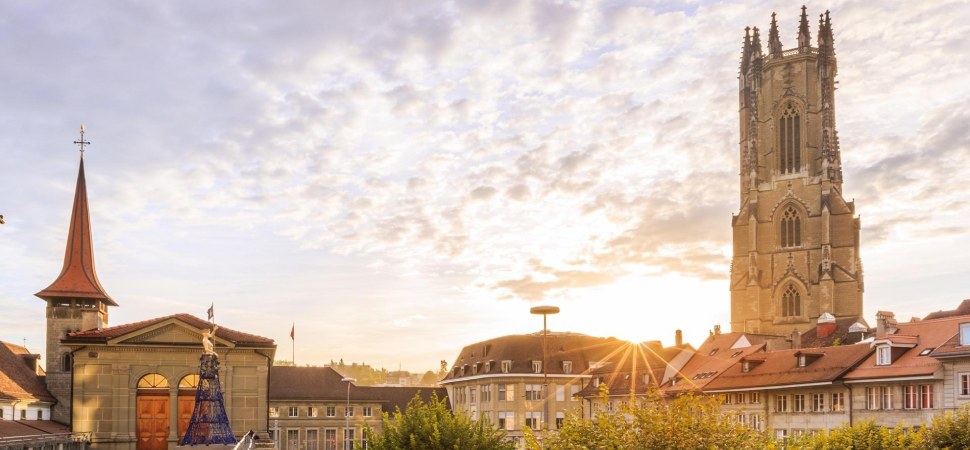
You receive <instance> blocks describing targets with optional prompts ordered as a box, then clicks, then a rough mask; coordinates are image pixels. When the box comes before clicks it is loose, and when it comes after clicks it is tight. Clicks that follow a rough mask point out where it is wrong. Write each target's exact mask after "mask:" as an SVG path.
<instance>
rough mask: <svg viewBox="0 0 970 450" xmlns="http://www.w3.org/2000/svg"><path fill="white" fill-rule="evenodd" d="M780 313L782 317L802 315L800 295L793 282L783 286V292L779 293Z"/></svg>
mask: <svg viewBox="0 0 970 450" xmlns="http://www.w3.org/2000/svg"><path fill="white" fill-rule="evenodd" d="M781 315H782V317H793V316H800V315H802V296H801V294H799V293H798V289H795V285H793V284H789V285H788V287H787V288H785V293H784V294H782V295H781Z"/></svg>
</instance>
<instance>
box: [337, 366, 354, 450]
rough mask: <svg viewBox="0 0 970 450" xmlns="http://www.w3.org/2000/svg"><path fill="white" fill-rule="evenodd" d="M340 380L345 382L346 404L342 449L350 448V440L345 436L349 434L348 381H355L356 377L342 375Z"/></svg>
mask: <svg viewBox="0 0 970 450" xmlns="http://www.w3.org/2000/svg"><path fill="white" fill-rule="evenodd" d="M340 381H345V382H347V405H346V406H344V449H345V450H350V449H351V446H350V440H349V439H347V437H348V436H350V383H353V382H355V381H357V379H356V378H351V377H344V378H343V379H342V380H340Z"/></svg>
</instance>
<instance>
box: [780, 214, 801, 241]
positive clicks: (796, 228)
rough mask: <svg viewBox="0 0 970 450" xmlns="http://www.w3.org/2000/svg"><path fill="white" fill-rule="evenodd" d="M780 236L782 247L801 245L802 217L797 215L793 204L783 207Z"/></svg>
mask: <svg viewBox="0 0 970 450" xmlns="http://www.w3.org/2000/svg"><path fill="white" fill-rule="evenodd" d="M779 236H780V237H781V239H780V241H781V246H782V248H788V247H798V246H801V245H802V219H801V217H799V215H798V210H797V209H795V207H794V206H789V207H788V208H787V209H785V213H784V214H783V215H782V216H781V230H780V233H779Z"/></svg>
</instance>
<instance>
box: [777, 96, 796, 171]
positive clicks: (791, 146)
mask: <svg viewBox="0 0 970 450" xmlns="http://www.w3.org/2000/svg"><path fill="white" fill-rule="evenodd" d="M801 131H802V130H801V120H799V115H798V110H797V109H795V105H793V104H791V103H789V104H788V106H786V107H785V111H784V112H782V114H781V118H780V119H778V154H779V158H778V162H779V167H778V169H779V170H780V171H781V173H782V174H789V173H795V172H798V171H799V170H800V168H801V165H802V156H801V152H800V151H799V147H800V143H801V138H802V136H801Z"/></svg>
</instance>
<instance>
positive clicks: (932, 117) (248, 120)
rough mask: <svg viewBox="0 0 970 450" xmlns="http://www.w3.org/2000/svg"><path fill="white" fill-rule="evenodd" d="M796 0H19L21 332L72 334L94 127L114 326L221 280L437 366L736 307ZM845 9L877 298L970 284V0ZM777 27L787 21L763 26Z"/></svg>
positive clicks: (888, 306) (12, 297) (919, 309)
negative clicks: (746, 179)
mask: <svg viewBox="0 0 970 450" xmlns="http://www.w3.org/2000/svg"><path fill="white" fill-rule="evenodd" d="M799 7H800V4H798V3H791V2H781V1H767V2H760V3H754V2H748V1H733V2H732V1H726V2H716V3H707V2H695V1H684V2H678V1H673V2H666V1H639V2H638V1H634V0H604V1H589V2H570V1H549V2H546V1H533V2H529V1H501V2H483V1H479V0H474V1H450V2H421V1H412V0H409V1H368V2H348V1H333V2H327V1H306V2H285V3H280V2H245V1H239V2H227V1H208V2H190V1H181V2H107V1H105V2H97V1H94V2H49V1H30V2H28V1H20V2H3V4H2V5H0V54H3V55H4V63H3V64H2V65H0V80H2V83H0V114H2V120H0V214H3V215H4V216H5V218H6V222H7V223H6V224H5V225H0V305H2V308H3V311H4V313H3V314H2V315H0V340H5V341H11V342H15V343H22V342H23V340H24V339H26V342H27V345H28V347H29V348H30V349H31V350H33V351H37V352H42V351H43V350H44V349H43V339H44V334H43V328H42V325H43V323H44V303H43V302H42V301H41V300H39V299H37V298H36V297H34V296H33V294H34V293H35V292H37V291H39V290H41V289H43V288H44V287H46V286H47V285H48V284H49V283H50V282H51V281H53V279H54V278H55V277H56V275H57V274H58V273H59V271H60V268H61V264H62V258H63V252H64V245H65V236H66V234H67V226H68V219H69V215H70V207H71V200H72V197H73V189H74V183H75V177H76V174H77V164H78V151H77V148H76V146H74V145H72V144H71V142H72V141H73V140H75V139H77V137H78V136H77V130H78V126H79V125H80V124H82V123H83V124H85V125H86V126H87V130H88V132H87V135H86V137H87V138H88V139H89V140H90V141H91V142H92V145H91V146H90V147H89V148H88V151H87V152H86V153H85V160H86V164H85V166H86V170H87V179H88V193H89V199H90V201H91V208H92V210H91V214H92V221H93V230H94V239H95V248H96V253H95V257H96V261H97V267H98V274H99V276H100V278H101V281H102V284H103V285H104V286H105V288H106V289H107V291H108V293H109V294H111V295H112V296H113V298H114V299H115V300H116V301H117V302H118V304H119V305H120V307H118V308H113V309H112V311H111V318H110V321H111V324H115V325H116V324H122V323H128V322H133V321H138V320H144V319H147V318H152V317H157V316H162V315H168V314H173V313H177V312H187V313H191V314H195V315H197V316H202V317H204V316H205V310H206V308H207V307H208V306H209V304H210V302H214V303H215V307H216V314H217V317H216V318H217V321H218V322H220V323H221V324H222V325H223V326H226V327H230V328H235V329H239V330H243V331H247V332H250V333H254V334H259V335H263V336H266V337H270V338H273V339H275V340H276V341H277V343H278V344H279V351H278V354H277V356H278V359H290V352H291V345H290V339H289V331H290V326H291V324H292V323H294V322H295V323H296V336H297V340H296V358H297V362H298V363H301V364H304V363H317V364H319V363H325V362H328V361H329V360H331V359H339V358H344V359H345V360H347V361H358V362H360V361H364V362H368V363H370V364H372V365H375V366H379V367H380V366H383V367H387V368H392V369H396V368H397V367H403V368H404V369H409V370H412V371H424V370H427V369H433V368H436V367H437V364H438V361H439V360H441V359H445V360H448V361H449V362H451V361H452V360H453V359H454V358H455V357H456V355H457V353H458V350H459V349H460V348H461V347H462V346H463V345H465V344H469V343H473V342H476V341H478V340H482V339H487V338H490V337H495V336H500V335H504V334H512V333H526V332H534V331H536V330H538V329H540V328H541V319H539V318H538V317H535V316H530V315H529V313H528V311H529V307H531V306H535V305H539V304H553V305H558V306H560V307H561V308H562V313H561V314H560V315H558V316H554V317H552V318H550V327H551V328H552V329H553V330H559V331H565V330H570V331H576V332H583V333H588V334H593V335H603V336H609V335H613V336H617V337H621V338H626V339H631V340H647V339H660V340H663V341H664V342H665V343H670V342H671V341H672V340H673V335H674V330H675V329H677V328H682V329H683V330H684V332H685V337H686V339H687V340H688V341H689V342H692V343H694V344H695V345H696V344H699V343H700V342H701V341H702V340H703V338H704V337H705V336H706V335H707V332H708V330H709V329H711V328H712V327H713V326H714V325H715V324H722V325H723V326H724V327H727V326H728V322H729V292H728V284H727V277H728V268H729V257H730V223H731V214H732V213H735V212H737V208H738V204H737V197H738V194H737V177H736V173H737V172H738V145H737V140H738V128H737V120H738V119H737V108H738V105H737V70H738V61H739V57H740V49H741V39H742V36H743V34H744V27H745V26H758V27H760V28H762V29H763V30H766V29H767V26H768V23H769V20H770V14H771V12H772V11H777V12H778V14H779V15H778V20H779V25H780V28H781V36H782V43H783V44H784V46H785V47H786V48H789V47H791V46H793V44H794V42H795V34H796V27H797V20H798V14H799V12H800V11H799ZM808 8H809V14H810V17H812V20H811V29H812V32H813V37H814V32H815V30H816V24H817V18H818V14H820V13H822V12H823V11H824V10H825V9H831V11H832V22H833V25H834V30H835V37H836V53H837V55H838V62H839V70H840V72H839V78H838V79H839V81H840V84H839V90H838V92H837V94H836V95H837V97H836V102H837V108H838V126H839V130H840V137H841V143H842V151H843V162H844V167H845V195H846V197H848V198H855V199H856V201H857V207H858V212H859V213H860V215H861V218H862V219H861V220H862V226H863V233H862V239H863V254H862V257H863V263H864V265H865V274H866V286H865V287H866V293H865V305H866V306H865V309H866V314H867V318H868V319H869V320H870V322H871V321H872V316H873V315H874V313H875V311H876V310H877V309H885V310H892V311H895V312H896V313H897V316H899V317H901V318H902V319H904V320H905V319H908V317H909V316H912V315H919V316H922V315H924V314H926V313H928V312H931V311H935V310H939V309H950V308H953V307H955V306H956V305H957V304H958V303H959V301H960V300H961V299H964V298H970V264H968V263H970V256H968V254H970V226H968V223H970V136H968V123H970V77H968V75H967V74H968V73H970V51H968V50H967V49H968V48H970V5H968V3H967V2H961V1H957V2H952V1H950V2H948V1H938V2H905V1H885V2H870V1H843V0H833V1H831V2H828V3H810V4H809V5H808ZM762 34H763V35H766V34H767V33H766V32H763V33H762Z"/></svg>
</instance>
